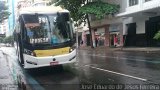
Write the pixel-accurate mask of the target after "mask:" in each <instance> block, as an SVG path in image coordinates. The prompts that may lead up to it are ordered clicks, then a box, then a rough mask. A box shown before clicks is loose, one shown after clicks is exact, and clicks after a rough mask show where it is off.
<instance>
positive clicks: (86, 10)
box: [50, 0, 119, 26]
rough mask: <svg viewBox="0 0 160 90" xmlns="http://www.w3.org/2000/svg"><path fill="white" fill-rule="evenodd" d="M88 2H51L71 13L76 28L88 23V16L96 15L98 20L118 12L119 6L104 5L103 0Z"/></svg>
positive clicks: (69, 0) (67, 0)
mask: <svg viewBox="0 0 160 90" xmlns="http://www.w3.org/2000/svg"><path fill="white" fill-rule="evenodd" d="M87 1H88V0H56V1H55V0H51V2H50V4H52V3H53V2H56V5H59V6H62V7H64V8H66V9H67V10H69V11H70V14H71V17H72V18H73V20H74V21H75V22H76V26H78V25H80V24H81V23H82V22H86V18H87V16H86V14H94V15H96V17H97V18H98V19H101V18H103V17H104V16H105V15H108V14H112V15H113V14H114V13H116V12H118V10H119V6H118V5H114V4H109V3H104V2H102V1H101V0H96V1H95V2H88V3H86V2H87Z"/></svg>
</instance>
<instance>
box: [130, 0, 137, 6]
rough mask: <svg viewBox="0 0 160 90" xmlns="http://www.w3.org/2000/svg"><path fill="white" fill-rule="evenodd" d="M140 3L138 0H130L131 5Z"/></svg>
mask: <svg viewBox="0 0 160 90" xmlns="http://www.w3.org/2000/svg"><path fill="white" fill-rule="evenodd" d="M137 4H138V0H129V6H134V5H137Z"/></svg>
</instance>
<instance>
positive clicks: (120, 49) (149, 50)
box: [79, 46, 160, 53]
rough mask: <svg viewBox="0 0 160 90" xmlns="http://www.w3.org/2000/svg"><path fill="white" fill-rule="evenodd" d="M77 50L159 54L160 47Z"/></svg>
mask: <svg viewBox="0 0 160 90" xmlns="http://www.w3.org/2000/svg"><path fill="white" fill-rule="evenodd" d="M79 50H93V51H99V50H101V51H132V52H156V53H158V52H160V47H123V48H122V47H116V48H113V47H107V46H99V47H96V48H91V47H90V46H85V47H79Z"/></svg>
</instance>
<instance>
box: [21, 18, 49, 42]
mask: <svg viewBox="0 0 160 90" xmlns="http://www.w3.org/2000/svg"><path fill="white" fill-rule="evenodd" d="M32 16H33V15H31V16H30V15H24V16H23V17H24V22H25V28H26V31H27V38H28V39H29V40H28V41H29V43H30V44H43V43H49V38H50V37H49V36H50V35H48V34H49V31H50V30H49V22H48V18H47V16H45V15H38V16H37V17H38V21H37V19H34V18H35V16H33V17H32ZM26 19H27V20H26ZM34 20H35V21H34Z"/></svg>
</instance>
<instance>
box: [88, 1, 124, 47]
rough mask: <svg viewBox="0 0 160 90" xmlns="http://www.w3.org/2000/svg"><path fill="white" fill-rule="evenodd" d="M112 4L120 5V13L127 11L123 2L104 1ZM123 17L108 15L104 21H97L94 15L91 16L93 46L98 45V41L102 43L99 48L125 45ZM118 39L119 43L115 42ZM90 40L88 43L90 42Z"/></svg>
mask: <svg viewBox="0 0 160 90" xmlns="http://www.w3.org/2000/svg"><path fill="white" fill-rule="evenodd" d="M102 1H103V2H107V3H110V4H116V5H120V10H119V12H120V13H121V12H124V11H125V8H126V7H125V6H124V5H122V4H123V3H122V1H123V0H102ZM122 21H123V20H122V18H121V17H115V16H112V15H106V16H105V17H104V18H103V19H101V20H97V19H96V18H95V16H94V15H91V28H92V40H93V45H94V46H95V45H97V43H96V39H99V41H101V43H100V44H99V45H98V46H122V45H123V28H122V27H123V22H122ZM115 38H117V39H118V40H117V42H115V41H116V40H115ZM89 40H90V39H88V40H87V41H89Z"/></svg>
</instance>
